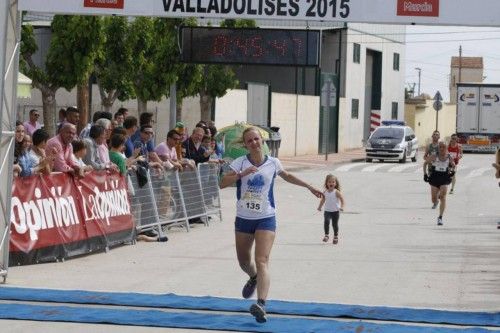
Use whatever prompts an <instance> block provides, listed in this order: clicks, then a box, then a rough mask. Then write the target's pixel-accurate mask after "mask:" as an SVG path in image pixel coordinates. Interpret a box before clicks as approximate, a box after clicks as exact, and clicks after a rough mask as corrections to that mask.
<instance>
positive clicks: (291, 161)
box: [278, 148, 365, 171]
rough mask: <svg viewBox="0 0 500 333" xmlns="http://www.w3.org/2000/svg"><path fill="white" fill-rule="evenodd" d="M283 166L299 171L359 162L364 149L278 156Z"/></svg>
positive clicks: (362, 157)
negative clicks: (326, 156) (326, 153)
mask: <svg viewBox="0 0 500 333" xmlns="http://www.w3.org/2000/svg"><path fill="white" fill-rule="evenodd" d="M278 158H279V159H280V161H281V163H282V164H283V167H284V168H285V169H286V170H288V171H299V170H305V169H311V168H318V167H329V166H332V165H334V164H340V163H350V162H360V161H364V160H365V149H364V148H357V149H351V150H347V151H344V152H341V153H335V154H328V158H327V159H326V158H325V155H324V154H322V155H300V156H292V157H279V156H278Z"/></svg>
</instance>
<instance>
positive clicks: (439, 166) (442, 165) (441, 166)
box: [432, 156, 450, 172]
mask: <svg viewBox="0 0 500 333" xmlns="http://www.w3.org/2000/svg"><path fill="white" fill-rule="evenodd" d="M432 165H433V166H434V170H435V171H437V172H446V171H448V166H449V165H450V158H449V157H448V156H446V160H444V161H441V160H440V159H439V157H438V158H437V159H436V160H435V161H434V162H432Z"/></svg>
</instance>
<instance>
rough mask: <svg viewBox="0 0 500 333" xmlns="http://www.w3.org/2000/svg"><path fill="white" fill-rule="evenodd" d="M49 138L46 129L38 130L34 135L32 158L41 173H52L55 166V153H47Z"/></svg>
mask: <svg viewBox="0 0 500 333" xmlns="http://www.w3.org/2000/svg"><path fill="white" fill-rule="evenodd" d="M49 138H50V136H49V133H47V131H45V130H44V129H37V130H36V131H35V132H34V133H33V137H32V140H33V146H32V148H31V150H30V157H31V159H32V160H33V161H34V166H35V168H38V172H39V173H45V174H48V173H50V172H51V171H52V167H53V165H54V152H49V153H47V151H46V148H47V140H48V139H49Z"/></svg>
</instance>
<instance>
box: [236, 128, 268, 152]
mask: <svg viewBox="0 0 500 333" xmlns="http://www.w3.org/2000/svg"><path fill="white" fill-rule="evenodd" d="M251 131H255V133H258V134H259V136H260V137H261V138H262V134H261V133H260V131H259V129H258V128H257V127H254V126H251V127H247V128H245V129H244V130H243V133H241V137H239V138H238V139H236V140H235V141H234V143H236V144H239V145H241V146H242V147H244V146H245V135H246V134H247V133H248V132H251Z"/></svg>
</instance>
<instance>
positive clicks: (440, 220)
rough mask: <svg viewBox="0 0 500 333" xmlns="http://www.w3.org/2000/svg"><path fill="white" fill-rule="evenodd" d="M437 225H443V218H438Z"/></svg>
mask: <svg viewBox="0 0 500 333" xmlns="http://www.w3.org/2000/svg"><path fill="white" fill-rule="evenodd" d="M438 225H443V218H442V217H438Z"/></svg>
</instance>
